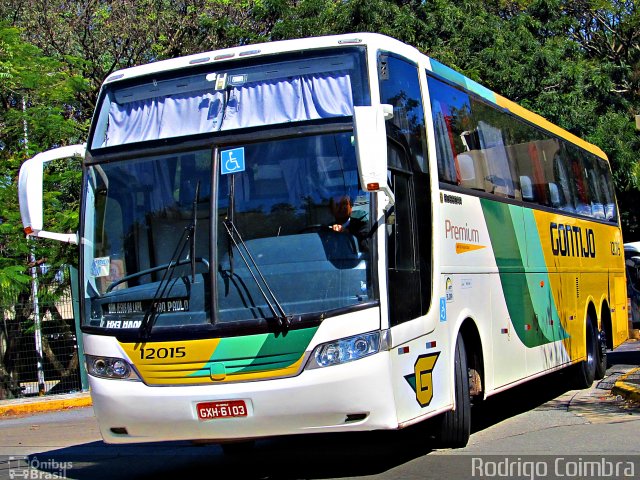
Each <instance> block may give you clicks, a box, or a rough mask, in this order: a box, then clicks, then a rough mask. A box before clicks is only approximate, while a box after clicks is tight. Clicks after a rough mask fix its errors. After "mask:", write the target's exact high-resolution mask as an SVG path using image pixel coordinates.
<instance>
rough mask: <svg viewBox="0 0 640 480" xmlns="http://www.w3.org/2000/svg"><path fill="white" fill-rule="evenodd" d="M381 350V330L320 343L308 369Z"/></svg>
mask: <svg viewBox="0 0 640 480" xmlns="http://www.w3.org/2000/svg"><path fill="white" fill-rule="evenodd" d="M379 351H380V332H379V331H377V332H369V333H362V334H360V335H354V336H353V337H347V338H341V339H340V340H335V341H333V342H329V343H323V344H321V345H318V346H317V347H316V348H315V350H314V351H313V353H312V354H311V358H310V359H309V362H308V363H307V368H308V369H313V368H322V367H330V366H332V365H340V364H341V363H347V362H353V361H354V360H359V359H361V358H364V357H368V356H369V355H373V354H374V353H378V352H379Z"/></svg>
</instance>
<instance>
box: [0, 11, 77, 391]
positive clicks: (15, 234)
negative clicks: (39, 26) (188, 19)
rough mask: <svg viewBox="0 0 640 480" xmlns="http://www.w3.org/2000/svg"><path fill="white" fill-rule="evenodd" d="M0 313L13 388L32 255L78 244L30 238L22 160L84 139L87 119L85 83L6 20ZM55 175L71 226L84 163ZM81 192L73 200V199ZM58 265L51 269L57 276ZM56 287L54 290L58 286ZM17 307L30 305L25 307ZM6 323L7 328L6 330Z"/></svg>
mask: <svg viewBox="0 0 640 480" xmlns="http://www.w3.org/2000/svg"><path fill="white" fill-rule="evenodd" d="M0 78H1V79H2V82H0V130H1V132H2V136H1V138H2V145H1V147H2V148H1V149H0V205H2V210H1V214H0V312H1V313H0V314H1V315H3V316H5V311H6V310H10V309H13V315H9V316H8V317H6V318H4V320H5V321H4V322H2V331H1V332H0V337H4V338H2V339H0V341H2V340H4V341H5V342H6V343H7V348H6V350H5V351H4V356H3V358H2V359H1V360H2V361H1V362H0V390H5V392H4V394H5V395H6V394H11V393H13V394H15V393H16V385H15V382H14V380H15V376H14V375H13V373H14V369H15V358H16V353H17V348H18V345H17V341H18V339H19V334H20V333H21V332H22V331H23V330H24V329H28V328H29V326H30V321H29V317H30V314H31V311H30V307H29V305H30V302H29V285H30V277H29V275H28V270H27V269H28V267H29V264H30V262H31V260H30V257H31V254H33V255H34V256H35V258H36V259H37V263H42V262H43V261H44V260H45V259H46V260H47V261H49V262H50V263H52V264H53V265H62V264H65V263H75V257H76V249H75V248H70V247H69V246H68V245H62V244H53V243H52V242H49V243H46V244H44V243H35V242H32V243H31V245H29V244H27V242H26V241H25V237H24V233H23V231H22V225H21V220H20V213H19V210H18V205H17V197H18V196H17V176H18V171H19V168H20V165H21V164H22V162H23V161H24V160H25V159H26V158H28V157H29V156H32V155H33V154H34V153H36V152H39V151H42V150H47V149H48V148H51V147H54V146H58V145H63V144H65V143H67V142H75V141H80V139H81V138H83V137H84V135H85V131H86V122H83V121H81V120H79V119H78V115H77V110H78V102H77V100H76V98H77V97H76V95H77V94H78V93H79V92H81V91H83V89H84V88H85V86H86V83H85V82H84V81H83V79H82V78H80V77H78V76H75V75H69V74H67V73H65V72H64V70H63V69H62V68H61V66H60V62H58V61H57V60H55V59H53V58H51V57H47V56H45V55H43V54H42V52H41V51H40V50H39V49H38V48H37V47H35V46H34V45H31V44H29V43H28V42H25V41H24V40H22V38H21V31H20V30H19V29H17V28H14V27H10V26H8V25H7V24H6V23H0ZM53 168H54V175H52V176H50V180H49V182H50V185H49V191H50V193H49V194H48V196H47V197H46V199H45V202H44V204H45V207H46V208H45V212H46V213H47V214H48V215H47V216H49V217H50V218H51V219H52V221H55V222H56V223H57V225H58V227H57V228H60V226H62V227H63V228H67V229H68V230H69V231H74V230H75V229H77V199H78V198H79V189H78V188H79V168H78V167H76V168H75V169H71V170H70V169H69V168H67V167H66V166H65V167H64V168H63V170H64V171H63V172H56V171H55V169H56V168H60V166H59V165H57V166H56V165H54V166H53ZM73 198H75V199H76V200H75V202H76V203H75V204H74V203H73V201H72V199H73ZM54 274H55V271H54V270H53V269H52V271H51V272H50V273H49V275H54ZM52 293H54V292H52ZM18 306H25V307H24V308H21V307H18ZM5 327H6V331H5Z"/></svg>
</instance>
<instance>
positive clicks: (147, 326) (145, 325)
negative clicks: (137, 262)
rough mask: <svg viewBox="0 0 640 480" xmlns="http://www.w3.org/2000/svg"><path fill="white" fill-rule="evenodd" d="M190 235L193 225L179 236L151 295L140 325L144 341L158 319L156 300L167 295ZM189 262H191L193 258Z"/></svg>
mask: <svg viewBox="0 0 640 480" xmlns="http://www.w3.org/2000/svg"><path fill="white" fill-rule="evenodd" d="M192 235H193V224H191V225H188V226H187V227H185V229H184V230H183V231H182V235H181V236H180V239H179V240H178V243H177V244H176V248H175V249H174V251H173V255H171V259H170V260H169V263H168V264H167V268H166V269H165V271H164V273H163V274H162V278H161V279H160V283H158V288H156V292H155V293H154V294H153V298H152V299H151V304H150V305H149V306H148V307H147V309H146V311H145V312H144V317H143V318H142V323H141V324H140V334H141V335H142V337H143V338H144V339H147V338H149V335H151V330H152V329H153V326H154V324H155V323H156V320H157V318H158V311H157V308H156V307H157V303H158V300H160V299H161V298H164V296H165V294H166V293H167V288H168V287H169V283H170V282H171V279H172V278H173V272H174V271H175V269H176V266H178V265H179V264H181V263H184V262H180V261H178V259H179V258H180V256H181V255H182V252H183V251H184V248H185V247H186V245H187V242H188V241H189V238H190V237H191V236H192ZM191 260H192V261H193V258H192V259H191Z"/></svg>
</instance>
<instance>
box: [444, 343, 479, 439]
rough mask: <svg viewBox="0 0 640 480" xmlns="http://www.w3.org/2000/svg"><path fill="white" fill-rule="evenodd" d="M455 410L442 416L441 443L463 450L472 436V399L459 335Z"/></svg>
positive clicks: (455, 375) (455, 373) (465, 358)
mask: <svg viewBox="0 0 640 480" xmlns="http://www.w3.org/2000/svg"><path fill="white" fill-rule="evenodd" d="M454 362H455V363H454V378H455V385H454V388H455V410H451V411H449V412H446V413H445V414H443V415H442V419H441V424H440V434H439V437H438V440H439V443H440V445H441V446H443V447H449V448H462V447H464V446H465V445H466V444H467V442H468V441H469V436H470V435H471V397H470V395H469V374H468V372H467V352H466V350H465V348H464V340H463V339H462V335H461V334H460V333H458V338H457V340H456V351H455V359H454Z"/></svg>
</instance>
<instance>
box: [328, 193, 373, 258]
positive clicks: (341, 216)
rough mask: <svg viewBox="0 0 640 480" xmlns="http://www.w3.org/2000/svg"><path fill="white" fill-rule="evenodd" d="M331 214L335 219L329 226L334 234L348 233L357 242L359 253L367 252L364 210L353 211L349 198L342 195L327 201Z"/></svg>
mask: <svg viewBox="0 0 640 480" xmlns="http://www.w3.org/2000/svg"><path fill="white" fill-rule="evenodd" d="M329 208H330V210H331V214H332V215H333V217H334V218H335V223H334V224H332V225H331V226H330V228H331V229H332V230H333V231H334V232H342V233H349V234H351V235H353V236H354V237H356V239H357V240H358V247H359V249H360V251H361V252H368V251H369V246H368V243H369V235H368V234H369V231H368V230H369V229H368V224H369V219H368V214H367V212H366V211H364V210H354V209H353V206H352V203H351V198H349V196H348V195H342V196H339V197H336V198H331V199H330V200H329Z"/></svg>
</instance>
